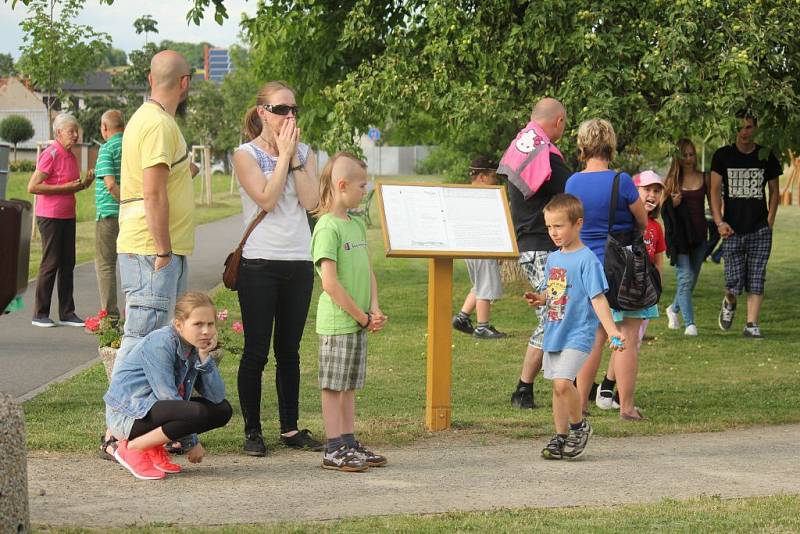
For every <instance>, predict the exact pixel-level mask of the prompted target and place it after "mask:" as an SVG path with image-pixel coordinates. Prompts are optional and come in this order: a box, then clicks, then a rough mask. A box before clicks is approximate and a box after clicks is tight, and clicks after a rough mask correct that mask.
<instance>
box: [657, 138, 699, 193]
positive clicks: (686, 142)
mask: <svg viewBox="0 0 800 534" xmlns="http://www.w3.org/2000/svg"><path fill="white" fill-rule="evenodd" d="M675 145H676V146H677V147H678V153H677V154H675V155H674V156H672V163H671V164H670V166H669V171H668V172H667V177H666V179H665V180H664V198H666V197H667V196H669V195H670V194H672V193H677V192H678V191H680V190H681V187H682V186H683V165H681V162H682V161H683V151H684V150H685V149H686V148H687V147H692V149H693V150H694V151H695V160H694V161H695V168H697V159H696V155H697V148H696V147H695V146H694V143H692V141H691V139H688V138H686V137H683V138H681V139H678V142H677V143H675Z"/></svg>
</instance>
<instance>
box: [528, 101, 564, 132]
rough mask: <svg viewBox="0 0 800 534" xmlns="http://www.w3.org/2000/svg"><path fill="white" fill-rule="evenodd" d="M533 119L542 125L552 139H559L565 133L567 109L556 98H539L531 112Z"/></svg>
mask: <svg viewBox="0 0 800 534" xmlns="http://www.w3.org/2000/svg"><path fill="white" fill-rule="evenodd" d="M531 120H532V121H534V122H536V123H537V124H538V125H539V126H541V127H542V130H544V133H546V134H547V136H548V137H549V138H550V141H553V142H555V141H557V140H558V139H559V138H560V137H561V136H562V135H563V134H564V128H565V127H566V125H567V110H566V109H565V108H564V104H562V103H561V102H559V101H558V100H556V99H555V98H549V97H548V98H543V99H541V100H539V101H538V102H537V103H536V105H535V106H533V111H532V112H531Z"/></svg>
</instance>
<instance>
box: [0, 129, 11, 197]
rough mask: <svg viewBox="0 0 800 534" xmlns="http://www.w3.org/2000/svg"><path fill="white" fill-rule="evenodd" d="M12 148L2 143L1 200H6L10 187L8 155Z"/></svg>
mask: <svg viewBox="0 0 800 534" xmlns="http://www.w3.org/2000/svg"><path fill="white" fill-rule="evenodd" d="M9 150H10V147H9V146H8V145H4V144H2V143H0V200H5V198H6V186H7V185H8V173H9V170H8V154H9Z"/></svg>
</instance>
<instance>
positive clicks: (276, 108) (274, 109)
mask: <svg viewBox="0 0 800 534" xmlns="http://www.w3.org/2000/svg"><path fill="white" fill-rule="evenodd" d="M261 107H262V108H264V109H266V110H267V111H269V112H270V113H274V114H275V115H288V114H289V112H290V111H291V112H292V114H293V115H294V116H295V117H297V114H298V113H299V112H300V108H298V107H297V106H287V105H286V104H275V105H273V104H264V105H263V106H261Z"/></svg>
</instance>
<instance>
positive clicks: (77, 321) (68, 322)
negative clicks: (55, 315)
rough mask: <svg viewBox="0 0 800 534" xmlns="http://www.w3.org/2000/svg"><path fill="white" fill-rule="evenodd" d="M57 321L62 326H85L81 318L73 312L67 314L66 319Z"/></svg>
mask: <svg viewBox="0 0 800 534" xmlns="http://www.w3.org/2000/svg"><path fill="white" fill-rule="evenodd" d="M58 323H59V324H62V325H64V326H77V327H79V328H83V327H84V326H86V323H84V322H83V319H81V318H80V317H78V316H77V315H75V314H74V313H72V314H70V315H68V316H67V317H66V319H60V320H59V321H58Z"/></svg>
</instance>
